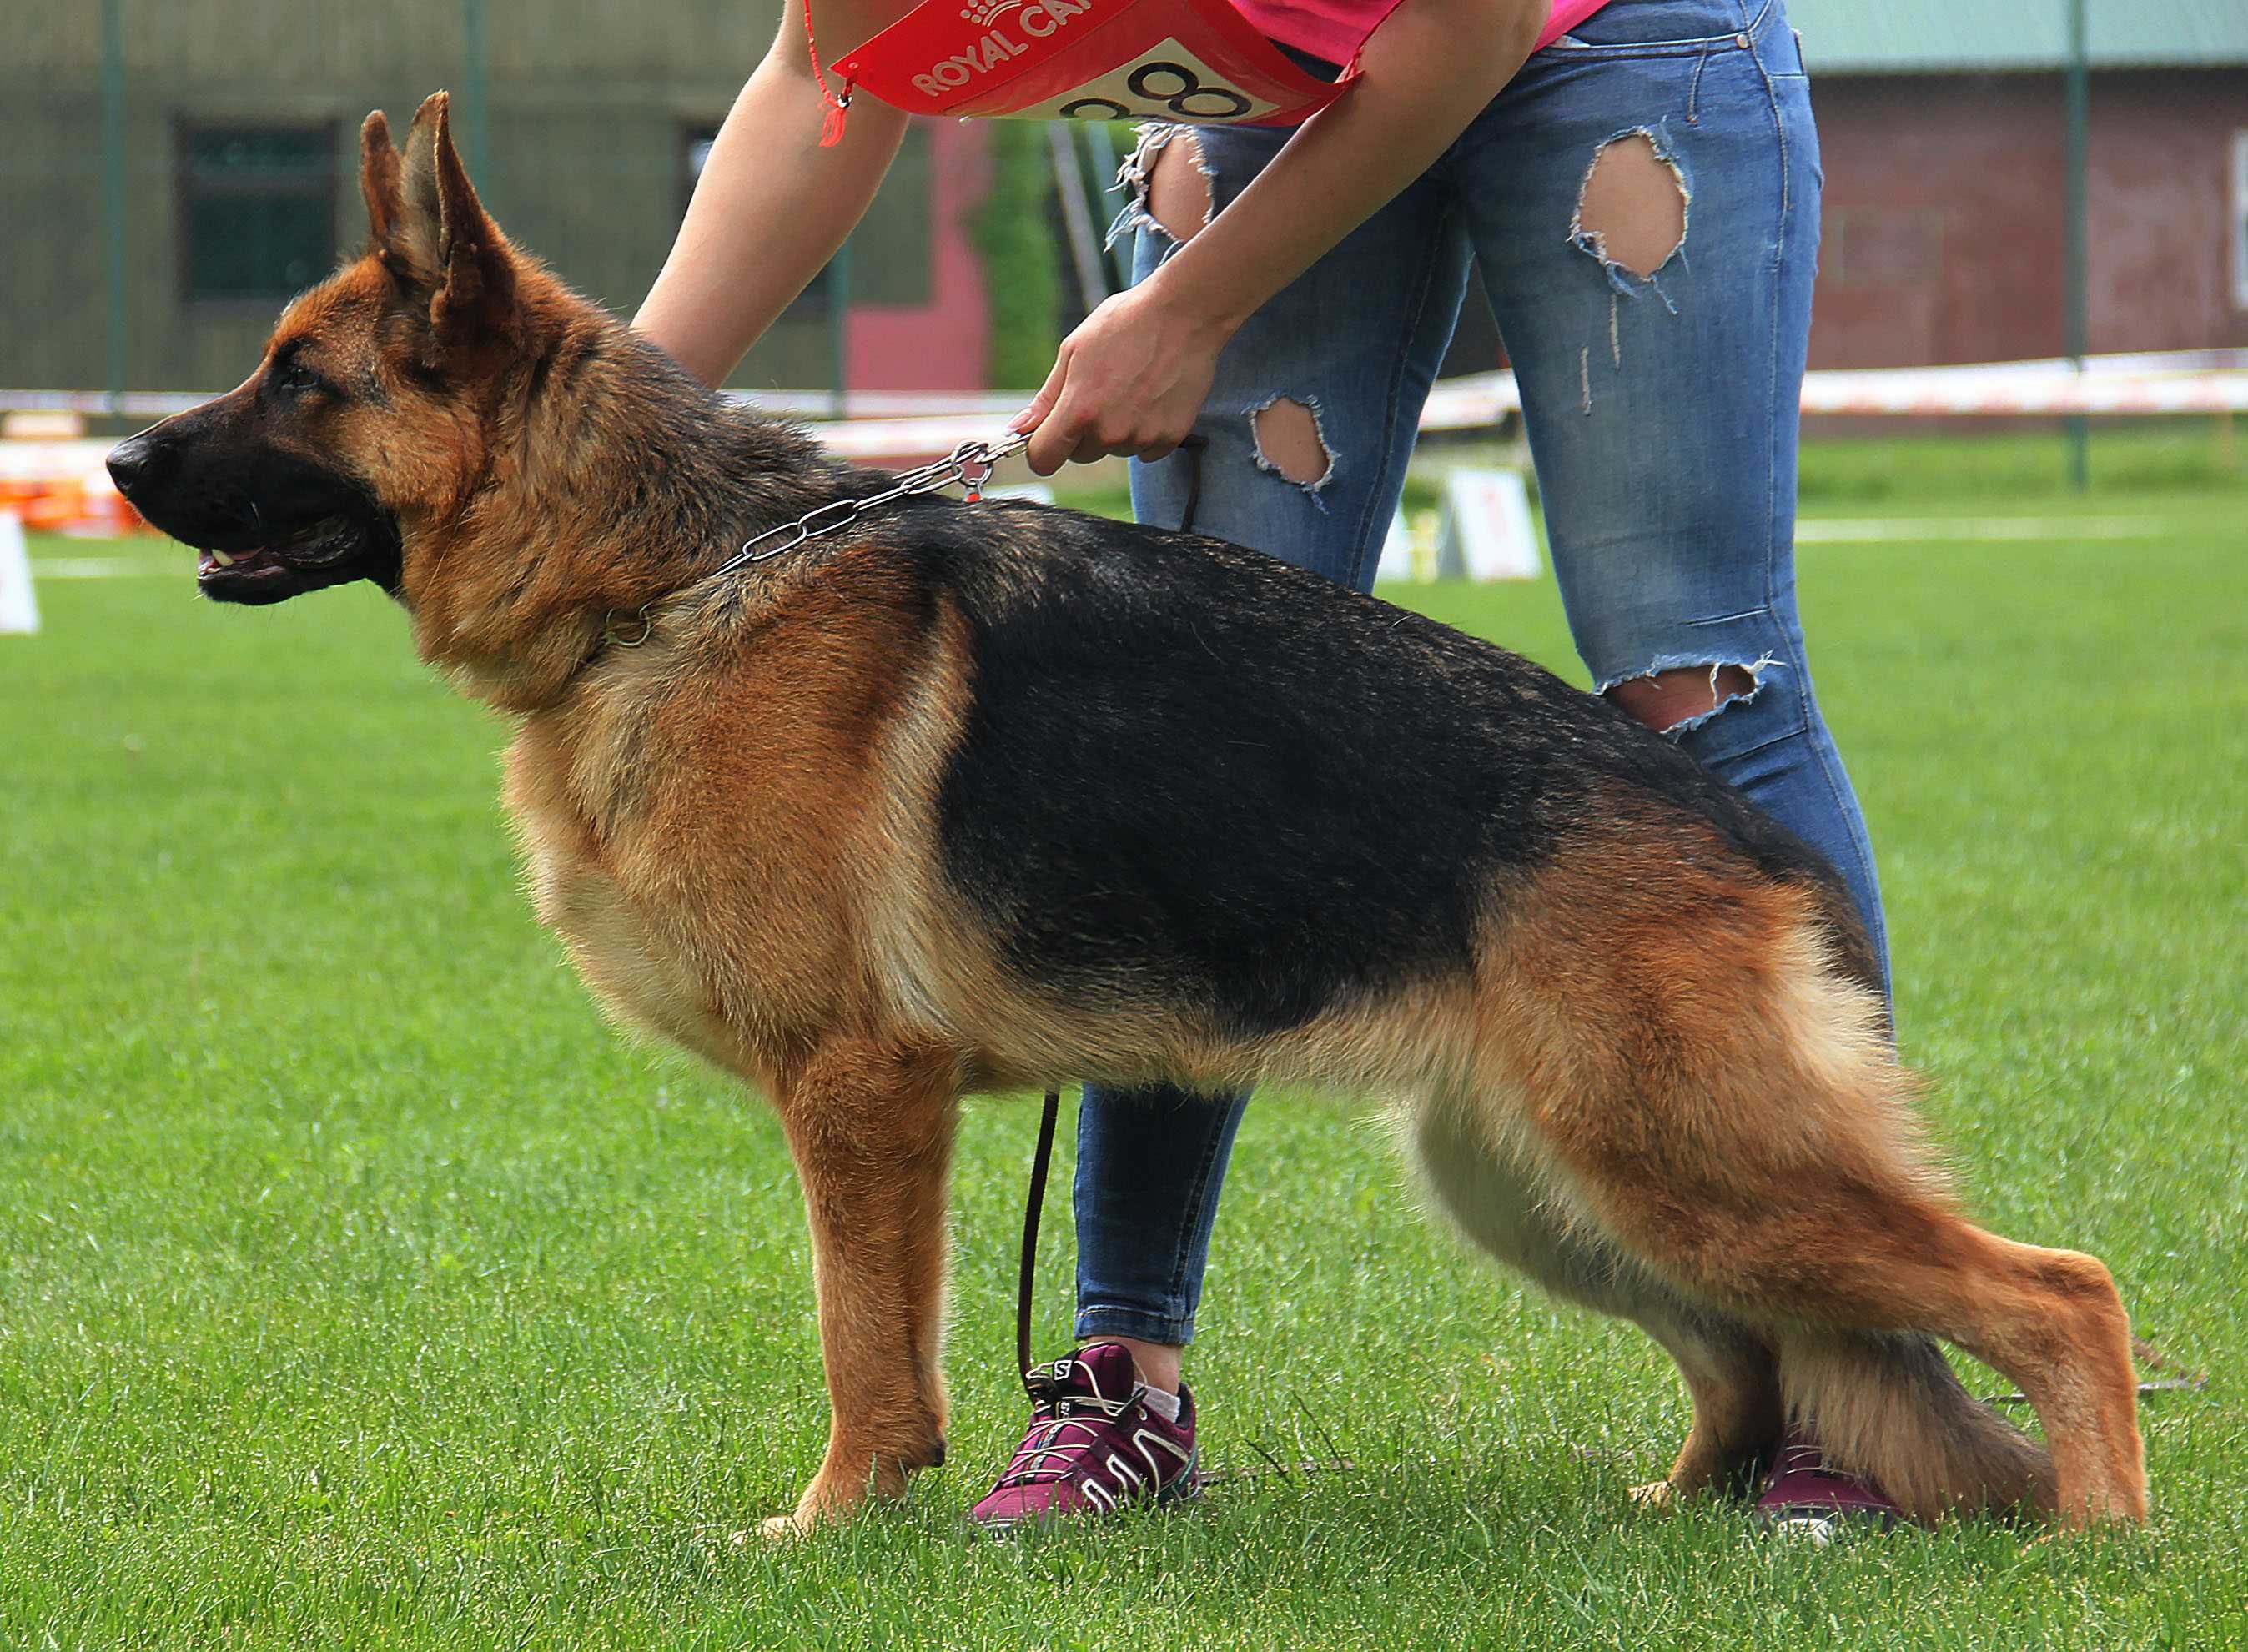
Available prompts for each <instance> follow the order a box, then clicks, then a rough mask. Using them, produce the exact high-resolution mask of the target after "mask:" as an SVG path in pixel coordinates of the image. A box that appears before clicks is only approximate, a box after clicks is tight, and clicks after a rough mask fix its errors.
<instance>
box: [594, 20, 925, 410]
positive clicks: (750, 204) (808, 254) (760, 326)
mask: <svg viewBox="0 0 2248 1652" xmlns="http://www.w3.org/2000/svg"><path fill="white" fill-rule="evenodd" d="M820 32H821V34H822V36H823V37H826V34H827V31H826V29H825V28H824V27H823V28H822V30H821V31H820ZM825 113H826V105H825V104H824V103H823V101H822V100H821V98H820V88H819V80H818V79H816V78H815V77H814V76H813V74H812V58H811V53H810V52H809V51H808V50H807V49H806V47H805V38H804V26H803V24H802V22H801V21H800V14H799V13H798V10H796V8H795V7H794V6H793V5H786V6H784V7H783V8H782V9H781V24H780V31H779V32H778V34H776V35H775V36H774V37H773V44H772V49H771V51H768V52H766V53H765V58H764V62H763V63H761V64H759V65H757V72H755V73H754V74H752V75H751V76H750V80H749V84H748V85H745V86H744V87H743V88H742V92H741V95H740V96H739V97H738V98H737V99H734V106H733V109H732V111H731V112H730V113H728V115H727V116H726V124H725V125H724V126H721V127H719V128H718V136H717V140H716V141H715V142H714V143H712V144H711V146H710V155H709V160H706V161H705V162H704V163H703V167H702V177H701V179H700V180H698V181H696V186H695V198H694V199H693V200H692V201H689V203H688V207H687V220H686V222H684V223H682V225H681V226H680V228H679V238H678V239H677V240H676V241H675V242H672V246H671V256H669V257H668V258H667V259H665V260H664V264H663V272H662V273H661V275H659V276H657V277H656V278H655V286H654V287H652V288H650V289H649V290H648V299H647V302H646V303H644V304H641V307H640V313H639V314H638V315H637V316H635V317H634V318H633V325H634V328H635V329H637V330H638V331H640V332H641V333H643V334H645V335H646V336H647V337H648V338H651V339H653V340H654V341H655V343H657V344H659V345H662V346H663V347H664V348H665V349H666V350H668V351H669V352H671V353H672V354H673V355H675V356H676V357H677V358H679V360H680V362H681V363H682V365H684V366H685V367H686V368H687V370H688V371H689V372H691V373H693V374H694V375H695V376H696V378H698V379H702V381H703V382H704V383H705V384H710V385H715V384H717V383H718V382H719V381H720V380H722V379H724V378H725V376H726V375H727V374H728V373H730V372H732V371H733V370H734V364H735V363H736V362H737V361H739V360H740V359H741V358H742V355H743V352H745V351H747V350H748V349H749V347H750V345H753V344H755V343H756V342H757V338H758V337H759V336H760V335H761V334H763V333H764V330H765V329H766V328H767V327H770V326H771V325H772V324H773V320H774V318H775V317H778V315H779V314H780V312H781V311H783V310H785V309H786V308H787V307H788V304H789V301H790V300H791V299H792V298H794V297H796V295H797V294H798V293H799V292H802V291H803V290H804V289H805V286H806V284H808V283H810V282H811V280H812V277H813V276H816V275H818V274H819V271H820V269H821V268H822V266H824V265H825V264H826V262H827V261H828V259H830V258H832V257H833V256H835V250H836V249H837V248H839V247H840V246H841V245H842V244H843V241H844V237H845V236H848V235H849V234H850V233H851V230H852V229H853V226H854V225H856V224H857V223H858V222H859V220H860V218H861V217H863V216H864V215H865V214H866V211H867V203H868V202H870V201H873V200H874V191H875V189H876V188H879V187H880V185H881V181H882V174H884V173H886V172H888V170H889V167H890V162H891V161H892V160H894V159H895V157H896V155H897V153H898V145H899V143H900V141H901V140H902V139H903V138H904V136H905V130H906V117H905V115H904V114H902V113H900V112H899V111H897V110H895V109H893V108H891V107H890V106H888V105H887V104H884V103H881V102H880V101H878V100H877V99H873V98H860V99H857V100H856V101H855V102H853V104H852V106H851V119H850V120H849V122H848V124H847V125H846V127H845V129H844V133H843V140H842V141H841V142H840V143H838V144H837V145H836V146H835V147H833V148H832V149H822V148H821V147H819V126H820V120H821V117H822V116H823V115H824V114H825Z"/></svg>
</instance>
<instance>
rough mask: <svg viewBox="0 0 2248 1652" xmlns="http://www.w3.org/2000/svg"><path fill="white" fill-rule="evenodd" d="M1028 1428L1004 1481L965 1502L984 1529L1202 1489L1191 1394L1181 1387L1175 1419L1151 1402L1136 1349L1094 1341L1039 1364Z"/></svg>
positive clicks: (1031, 1381)
mask: <svg viewBox="0 0 2248 1652" xmlns="http://www.w3.org/2000/svg"><path fill="white" fill-rule="evenodd" d="M1024 1382H1025V1386H1026V1387H1027V1388H1028V1389H1030V1391H1031V1426H1030V1431H1029V1432H1028V1433H1026V1434H1025V1435H1024V1436H1023V1443H1022V1444H1020V1445H1018V1446H1017V1447H1016V1448H1015V1460H1014V1461H1013V1462H1011V1463H1010V1464H1007V1471H1006V1472H1005V1473H1004V1474H1002V1475H1001V1476H1000V1477H999V1483H998V1485H995V1486H993V1487H992V1488H991V1490H990V1493H989V1495H987V1496H986V1497H985V1498H984V1499H983V1501H982V1502H981V1503H978V1504H977V1505H976V1506H975V1507H974V1508H972V1509H970V1511H969V1512H968V1518H969V1519H971V1520H973V1521H975V1522H976V1523H977V1525H978V1526H983V1528H985V1529H986V1530H987V1531H991V1532H1005V1531H1008V1530H1010V1529H1011V1528H1012V1527H1014V1526H1021V1525H1024V1524H1025V1523H1036V1522H1039V1521H1045V1520H1052V1519H1059V1518H1060V1517H1062V1516H1064V1515H1069V1514H1082V1513H1092V1514H1109V1513H1113V1512H1115V1511H1116V1510H1117V1509H1120V1508H1121V1507H1123V1506H1124V1505H1126V1504H1127V1503H1169V1502H1174V1501H1175V1500H1177V1499H1178V1498H1189V1497H1192V1496H1193V1495H1194V1494H1195V1493H1196V1491H1198V1490H1199V1489H1200V1482H1199V1481H1198V1480H1197V1479H1196V1476H1195V1418H1194V1397H1193V1396H1191V1395H1189V1393H1188V1392H1187V1391H1186V1389H1183V1388H1182V1389H1180V1390H1179V1420H1178V1421H1177V1422H1175V1423H1171V1422H1167V1421H1165V1420H1164V1419H1163V1418H1162V1417H1160V1416H1156V1415H1155V1412H1153V1411H1151V1410H1148V1405H1147V1401H1146V1399H1145V1397H1144V1396H1145V1395H1146V1394H1147V1387H1146V1385H1145V1384H1144V1383H1142V1382H1141V1381H1140V1380H1139V1378H1138V1376H1136V1375H1135V1373H1134V1369H1133V1365H1132V1355H1131V1354H1130V1352H1129V1351H1128V1350H1127V1349H1126V1348H1123V1347H1122V1346H1121V1344H1119V1343H1115V1342H1095V1343H1093V1345H1091V1346H1090V1347H1088V1348H1079V1349H1078V1350H1077V1352H1076V1353H1074V1354H1073V1355H1070V1356H1069V1357H1068V1358H1067V1359H1062V1360H1056V1361H1055V1362H1053V1363H1052V1364H1051V1365H1038V1366H1033V1367H1032V1368H1031V1373H1030V1375H1029V1376H1027V1377H1026V1378H1025V1379H1024Z"/></svg>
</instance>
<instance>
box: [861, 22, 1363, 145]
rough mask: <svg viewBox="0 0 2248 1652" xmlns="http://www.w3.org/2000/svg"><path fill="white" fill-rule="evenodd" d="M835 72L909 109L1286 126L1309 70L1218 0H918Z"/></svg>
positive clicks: (1318, 83)
mask: <svg viewBox="0 0 2248 1652" xmlns="http://www.w3.org/2000/svg"><path fill="white" fill-rule="evenodd" d="M835 72H836V73H837V74H839V75H840V76H842V77H843V79H844V80H845V82H846V84H847V85H853V86H855V87H864V88H865V89H866V90H867V91H868V92H873V93H874V95H875V96H876V97H878V98H880V99H881V100H882V101H883V102H884V103H887V104H889V105H891V106H893V107H894V108H899V109H903V110H905V111H906V112H907V113H909V114H922V115H1012V116H1016V117H1018V118H1020V119H1031V120H1056V119H1059V120H1176V121H1183V122H1186V123H1188V124H1189V125H1195V126H1213V125H1216V124H1217V123H1218V122H1221V121H1239V122H1242V123H1243V124H1245V125H1249V126H1294V125H1296V124H1297V123H1298V122H1299V121H1302V120H1307V119H1310V118H1311V117H1312V115H1315V114H1317V113H1319V111H1320V110H1322V109H1324V108H1326V106H1327V105H1329V104H1331V103H1333V101H1334V100H1335V99H1337V98H1339V97H1340V96H1341V95H1342V93H1343V91H1344V89H1345V88H1346V87H1347V86H1348V85H1349V84H1350V83H1351V81H1352V80H1354V79H1356V78H1357V74H1358V70H1357V66H1356V65H1352V66H1351V67H1350V68H1349V69H1347V70H1345V71H1344V72H1343V74H1342V76H1341V78H1340V79H1337V80H1334V81H1332V82H1329V81H1325V80H1319V79H1314V78H1313V77H1312V76H1311V75H1309V74H1307V73H1306V72H1304V71H1303V70H1302V69H1300V68H1299V67H1297V65H1295V64H1294V63H1293V62H1292V61H1291V60H1290V59H1289V58H1288V56H1287V54H1286V53H1285V52H1283V51H1281V50H1280V49H1279V48H1278V46H1276V45H1274V44H1272V43H1271V41H1269V40H1267V39H1266V38H1265V37H1264V36H1263V35H1262V34H1260V33H1258V31H1257V29H1256V27H1255V25H1254V24H1251V23H1250V21H1249V20H1248V19H1247V18H1246V17H1243V16H1242V15H1241V14H1240V13H1239V12H1237V11H1236V10H1234V9H1233V8H1232V6H1230V4H1228V3H1226V0H922V3H921V4H920V5H918V6H916V7H915V8H914V10H911V11H908V13H906V15H905V16H904V17H901V18H899V19H898V20H897V21H896V22H895V23H894V24H891V25H890V26H889V27H888V28H887V29H885V30H883V31H881V33H880V34H878V35H876V36H875V37H874V38H873V39H871V40H869V41H867V44H865V45H863V46H860V48H859V49H858V50H857V51H852V52H850V53H848V54H846V56H845V57H844V58H842V59H841V60H840V61H839V62H838V63H837V64H836V65H835Z"/></svg>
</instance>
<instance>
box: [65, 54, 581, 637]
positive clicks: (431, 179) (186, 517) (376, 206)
mask: <svg viewBox="0 0 2248 1652" xmlns="http://www.w3.org/2000/svg"><path fill="white" fill-rule="evenodd" d="M360 188H361V190H362V192H363V193H364V194H365V195H366V197H367V216H368V220H369V223H370V227H371V229H372V231H373V234H372V237H371V239H370V240H369V242H368V244H367V249H366V250H365V251H364V252H363V253H361V254H360V256H358V257H356V258H354V259H353V260H352V261H351V262H350V263H347V264H346V265H345V266H344V267H343V268H342V269H340V270H338V271H337V272H336V273H335V274H334V275H333V276H330V277H329V278H328V279H327V280H326V281H325V282H323V283H320V284H319V286H317V287H315V288H313V289H312V290H311V291H309V292H306V293H305V294H304V295H302V296H301V297H298V298H297V299H296V300H295V301H294V302H292V303H291V304H290V305H289V307H288V308H287V309H286V310H285V311H283V312H282V316H281V319H280V322H279V324H278V325H277V326H276V327H275V329H274V331H273V336H272V338H271V340H269V341H268V343H267V345H266V347H265V353H264V358H263V359H262V360H261V361H260V362H259V364H258V367H257V372H254V373H252V374H251V375H250V377H249V378H248V379H245V380H244V381H243V384H242V385H241V386H239V387H238V388H236V389H235V390H234V391H232V392H230V393H228V394H226V395H224V396H222V397H220V398H218V399H216V401H209V402H206V403H204V404H203V405H202V406H200V407H197V408H195V409H193V410H192V411H190V412H188V413H181V414H179V415H177V416H176V417H174V418H171V419H167V420H164V421H163V422H162V423H161V424H159V425H156V426H154V427H151V428H149V429H147V430H145V431H143V432H141V433H140V434H139V435H137V436H134V437H133V438H132V439H131V440H127V441H125V442H122V443H120V445H119V446H118V447H116V448H115V449H114V450H113V452H112V454H110V458H109V470H110V474H111V475H112V476H113V477H114V478H115V479H116V481H117V485H118V487H119V488H120V490H121V491H122V492H123V493H124V495H125V496H126V498H127V499H128V500H130V501H131V502H133V505H134V509H137V510H139V511H140V514H141V515H144V516H146V517H147V519H148V520H149V522H152V523H154V525H155V526H156V527H157V528H159V529H161V530H162V531H164V532H165V533H168V534H169V535H171V536H173V537H174V538H175V539H178V540H182V541H183V542H185V543H188V544H189V545H193V546H195V547H197V548H199V549H200V550H202V560H201V563H200V567H199V570H198V574H197V583H198V584H199V586H200V588H201V590H202V594H203V595H205V596H206V597H212V598H215V599H216V600H219V601H223V602H239V603H273V602H282V601H285V600H286V599H287V598H289V597H295V596H298V595H300V594H302V593H303V592H305V591H308V590H319V589H320V588H321V587H323V586H326V585H337V584H345V583H346V582H349V581H352V580H356V579H371V580H373V581H374V582H375V583H376V584H379V585H380V586H382V587H383V589H385V590H388V591H390V592H392V593H393V594H398V593H399V592H401V590H402V588H403V587H404V586H405V584H406V583H407V569H406V560H407V556H408V550H407V547H408V544H409V543H410V542H411V541H412V539H413V537H414V536H415V530H416V529H418V528H420V527H422V526H425V525H427V524H428V523H429V522H435V521H441V520H443V519H444V518H445V517H446V516H448V515H450V514H452V513H455V512H457V511H458V509H460V508H461V506H462V504H463V502H464V501H465V500H466V499H467V497H468V496H469V494H470V493H471V492H472V491H473V489H474V488H475V486H476V481H477V480H478V478H479V477H480V476H481V475H482V474H483V472H484V469H485V468H486V465H487V463H488V460H489V452H488V447H489V443H490V440H491V439H492V438H491V436H490V428H491V425H492V420H490V418H489V416H488V415H489V414H490V412H491V411H492V408H491V403H492V402H493V400H494V399H495V397H496V396H497V393H498V386H500V385H502V384H503V383H504V382H505V381H507V380H508V379H510V378H511V377H512V376H514V375H513V373H512V372H511V370H514V369H519V368H521V367H522V365H524V362H525V360H526V359H527V358H528V357H529V355H530V353H531V351H532V350H533V349H534V347H535V338H534V334H535V333H536V331H537V330H538V325H537V324H536V322H535V321H534V320H533V311H534V309H535V308H536V304H535V302H534V301H536V300H538V299H540V298H545V299H547V300H548V301H549V302H551V301H552V295H551V294H550V293H549V292H548V290H549V289H552V290H553V291H554V292H557V293H559V287H557V286H556V284H555V283H552V281H551V280H550V279H549V278H548V277H546V276H545V275H544V274H543V272H541V271H539V270H538V269H537V267H536V266H535V265H534V264H532V263H530V262H529V261H528V260H524V259H523V258H521V257H519V256H518V255H517V253H516V252H515V251H514V249H512V248H511V247H510V246H509V245H508V242H507V241H506V238H505V237H504V236H502V235H501V234H500V232H499V229H498V228H497V226H496V225H495V224H494V223H493V222H492V221H491V219H490V217H489V216H487V215H486V214H485V212H484V209H483V206H482V205H481V203H479V202H478V201H477V200H476V190H475V189H474V188H473V187H471V185H470V184H469V176H468V173H467V171H466V169H465V168H463V166H462V165H461V159H460V156H459V155H458V154H456V152H455V150H454V147H453V141H452V136H451V133H450V131H449V110H448V101H447V98H446V94H445V93H443V92H438V93H436V94H435V96H433V97H431V98H430V99H428V101H427V102H425V103H423V104H422V108H421V110H420V112H419V113H417V114H416V115H415V118H414V125H413V127H412V128H411V130H410V131H408V133H407V138H406V147H405V152H404V153H403V154H401V153H400V151H399V150H398V148H397V147H395V146H394V145H393V143H392V142H391V138H390V128H389V126H388V125H387V123H386V122H385V121H384V119H383V118H382V115H381V113H380V112H379V111H378V112H377V113H374V114H371V115H369V116H368V117H367V124H366V125H365V126H363V127H362V128H361V129H360Z"/></svg>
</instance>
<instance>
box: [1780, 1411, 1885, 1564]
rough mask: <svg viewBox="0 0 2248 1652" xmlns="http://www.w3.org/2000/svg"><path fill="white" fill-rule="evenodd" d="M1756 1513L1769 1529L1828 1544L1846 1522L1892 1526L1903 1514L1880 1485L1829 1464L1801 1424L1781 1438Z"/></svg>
mask: <svg viewBox="0 0 2248 1652" xmlns="http://www.w3.org/2000/svg"><path fill="white" fill-rule="evenodd" d="M1753 1518H1754V1519H1755V1520H1756V1522H1757V1524H1758V1525H1759V1526H1763V1527H1764V1528H1765V1530H1766V1531H1768V1532H1783V1533H1787V1534H1788V1535H1789V1536H1791V1537H1801V1538H1808V1539H1810V1540H1811V1541H1812V1542H1813V1543H1815V1544H1817V1545H1819V1546H1820V1547H1821V1548H1824V1547H1825V1546H1827V1544H1829V1543H1832V1542H1833V1540H1834V1539H1835V1537H1836V1536H1837V1535H1838V1534H1839V1533H1840V1532H1842V1531H1843V1530H1844V1528H1845V1527H1847V1526H1858V1525H1871V1526H1876V1527H1888V1526H1894V1525H1895V1524H1896V1523H1897V1522H1898V1521H1900V1520H1902V1519H1904V1518H1905V1514H1904V1511H1903V1510H1902V1509H1901V1508H1899V1507H1898V1506H1897V1505H1895V1504H1894V1503H1892V1502H1890V1501H1889V1499H1888V1495H1887V1494H1886V1493H1885V1492H1882V1490H1881V1487H1879V1486H1878V1485H1874V1484H1872V1483H1871V1482H1870V1481H1867V1480H1861V1479H1859V1478H1857V1477H1856V1476H1855V1475H1852V1474H1844V1473H1842V1472H1840V1471H1839V1470H1836V1469H1832V1468H1829V1467H1828V1466H1827V1454H1826V1453H1825V1452H1824V1451H1820V1449H1819V1444H1818V1442H1817V1441H1815V1440H1814V1439H1813V1438H1812V1437H1811V1436H1810V1435H1809V1434H1808V1433H1807V1432H1806V1431H1805V1430H1803V1429H1801V1428H1800V1427H1797V1428H1792V1429H1790V1430H1788V1431H1787V1434H1786V1437H1785V1438H1783V1439H1782V1440H1781V1441H1780V1443H1779V1453H1778V1454H1777V1455H1776V1456H1774V1457H1773V1458H1772V1474H1771V1477H1770V1478H1768V1479H1767V1480H1766V1481H1765V1488H1764V1495H1763V1496H1761V1497H1759V1498H1757V1502H1756V1510H1755V1513H1754V1517H1753Z"/></svg>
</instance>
